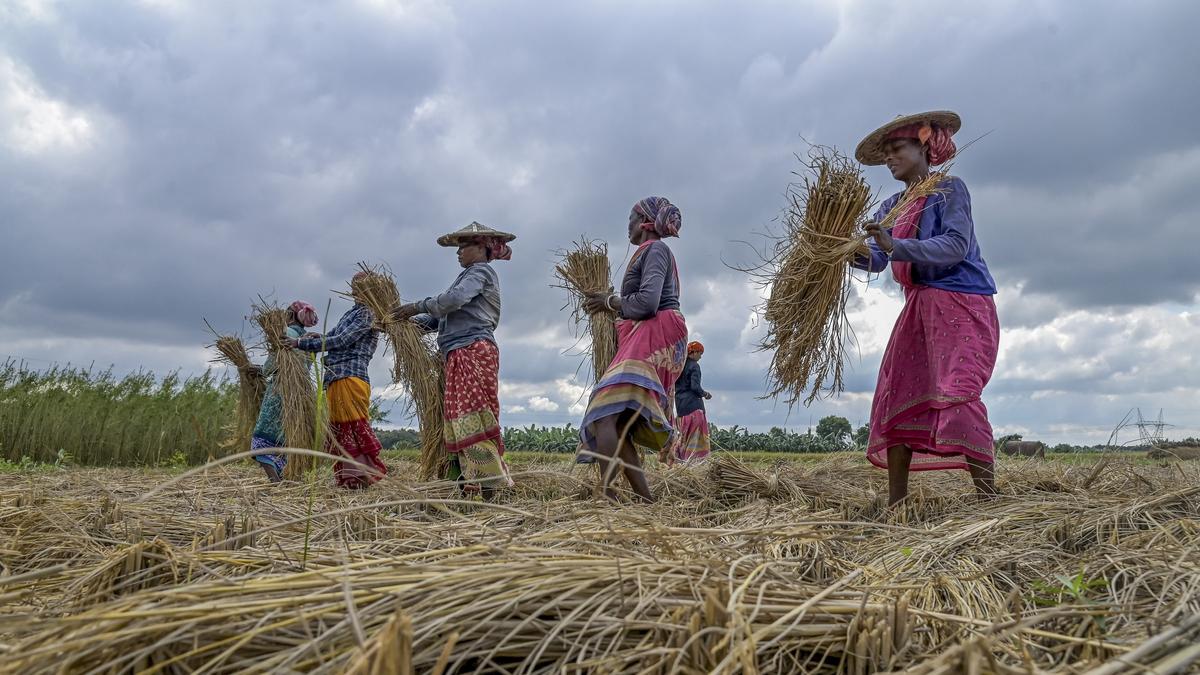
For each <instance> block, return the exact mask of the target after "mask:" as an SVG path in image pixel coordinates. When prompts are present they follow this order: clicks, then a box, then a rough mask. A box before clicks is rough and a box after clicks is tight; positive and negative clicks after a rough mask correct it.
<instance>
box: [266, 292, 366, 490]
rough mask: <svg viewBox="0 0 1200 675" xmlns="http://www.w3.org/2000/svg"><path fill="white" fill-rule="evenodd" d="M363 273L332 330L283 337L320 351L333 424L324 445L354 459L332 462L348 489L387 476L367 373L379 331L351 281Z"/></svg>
mask: <svg viewBox="0 0 1200 675" xmlns="http://www.w3.org/2000/svg"><path fill="white" fill-rule="evenodd" d="M366 274H367V273H366V272H359V273H358V274H355V275H354V278H353V279H351V281H350V293H351V295H352V296H353V297H354V306H353V307H351V308H350V311H348V312H346V313H345V314H343V315H342V318H341V319H340V320H339V321H338V322H337V325H336V326H334V327H333V330H331V331H329V332H328V333H326V334H325V335H319V334H315V333H309V334H307V335H305V336H304V337H302V338H300V339H298V340H296V339H293V340H289V341H288V342H289V344H290V345H291V346H292V347H293V348H295V349H299V350H301V351H305V352H321V351H324V352H325V359H324V364H325V389H326V397H327V399H328V401H329V422H330V427H332V429H333V437H332V438H330V439H329V443H327V444H326V445H327V449H329V450H330V452H331V453H332V454H337V455H343V456H346V457H349V458H350V459H352V460H354V462H356V463H350V462H336V463H335V464H334V465H333V476H334V479H335V480H337V484H338V486H339V487H344V488H347V489H359V488H365V487H367V486H369V485H371V484H372V483H375V482H376V481H378V480H379V479H380V478H382V477H384V476H386V475H387V467H386V466H384V465H383V462H382V461H380V459H379V451H380V450H382V449H383V447H382V446H381V445H380V444H379V439H378V438H377V437H376V436H375V431H374V430H373V429H372V428H371V419H370V410H371V384H370V378H369V377H368V376H367V366H369V365H370V363H371V357H372V356H374V355H375V347H376V345H377V344H378V342H379V334H378V333H377V332H376V330H375V328H374V327H373V324H374V321H375V315H374V314H373V313H372V312H371V310H370V308H368V307H367V306H366V305H365V304H363V301H362V298H361V297H360V290H359V289H358V288H356V282H358V281H360V280H362V279H364V278H365V277H366ZM336 446H340V447H336ZM360 465H361V466H360Z"/></svg>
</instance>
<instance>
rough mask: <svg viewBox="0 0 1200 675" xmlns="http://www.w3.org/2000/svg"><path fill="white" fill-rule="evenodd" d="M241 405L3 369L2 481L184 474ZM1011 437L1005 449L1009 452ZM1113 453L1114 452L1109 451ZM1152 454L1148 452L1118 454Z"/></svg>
mask: <svg viewBox="0 0 1200 675" xmlns="http://www.w3.org/2000/svg"><path fill="white" fill-rule="evenodd" d="M236 403H237V385H236V383H235V382H233V381H231V380H228V379H225V378H221V377H217V376H214V375H213V374H212V373H204V374H203V375H197V376H194V377H189V378H181V377H180V376H179V375H178V374H176V373H172V374H169V375H167V376H165V377H162V378H157V377H155V376H154V374H152V373H149V372H137V373H133V374H130V375H126V376H124V377H121V378H118V377H116V376H114V375H113V373H112V371H111V370H99V371H98V370H94V369H91V368H76V367H71V366H66V367H55V368H51V369H48V370H41V371H38V370H32V369H29V368H27V367H25V366H24V365H23V364H18V363H16V362H13V361H9V362H5V363H3V364H0V471H13V470H18V469H21V468H41V467H55V466H58V467H63V466H68V465H72V464H78V465H92V466H97V465H98V466H120V465H124V466H157V467H173V468H179V467H183V466H189V465H196V464H199V463H202V462H204V461H207V460H208V459H209V458H211V457H216V456H221V455H224V454H227V453H228V452H232V451H237V450H242V448H225V447H223V443H224V442H225V440H226V439H227V438H229V436H230V429H229V428H228V427H229V425H230V424H232V420H233V417H234V408H235V407H236ZM382 403H383V402H381V401H379V400H375V401H372V418H373V420H374V421H377V422H381V421H382V422H386V419H387V412H386V410H384V408H383V405H382ZM710 433H711V437H712V441H713V449H714V450H716V451H718V452H727V453H732V454H735V455H736V456H738V457H741V458H743V459H745V460H747V461H751V462H775V461H798V460H802V459H806V458H808V457H818V456H822V455H827V454H828V453H834V452H854V453H855V454H856V455H857V454H859V453H861V451H862V448H863V446H865V445H866V440H867V428H866V427H865V426H862V427H859V428H858V429H853V428H852V425H851V424H850V422H849V421H848V420H847V419H846V418H844V417H839V416H832V415H831V416H827V417H824V418H822V419H821V420H819V421H818V422H817V425H816V427H815V429H812V430H808V431H805V432H803V433H801V432H795V431H790V430H786V429H782V428H779V427H774V428H772V429H770V430H769V431H767V432H762V433H754V432H751V431H750V430H749V429H746V428H744V427H740V426H737V425H734V426H731V427H726V428H719V427H717V426H711V427H710ZM378 434H379V440H380V442H381V443H382V444H383V447H385V448H389V449H391V450H410V449H414V450H415V449H416V448H419V447H420V442H421V437H420V434H419V433H418V432H417V431H415V430H413V429H388V430H383V429H381V430H378ZM1009 438H1019V436H1015V435H1014V436H1006V437H1003V438H1001V439H999V440H998V443H999V442H1003V441H1004V440H1007V439H1009ZM578 439H579V429H578V428H577V427H575V426H574V425H570V424H568V425H565V426H560V427H546V426H533V425H531V426H527V427H507V428H505V430H504V444H505V447H506V448H507V450H508V451H509V452H512V453H518V454H517V455H515V456H518V457H519V456H521V454H520V453H529V457H531V458H534V457H543V456H545V455H551V456H553V455H557V457H549V458H545V457H543V459H541V460H539V461H561V460H563V459H565V457H566V456H569V455H571V454H573V453H574V452H575V449H576V446H577V444H578ZM1195 445H1200V441H1197V440H1196V439H1185V440H1183V441H1172V442H1168V443H1166V444H1164V446H1166V447H1174V446H1195ZM1105 450H1106V448H1105V447H1104V446H1103V445H1097V446H1090V447H1089V446H1074V445H1067V444H1060V445H1056V446H1052V447H1048V448H1047V451H1048V453H1050V454H1053V455H1054V457H1055V459H1057V460H1060V461H1068V462H1075V461H1078V462H1081V463H1085V462H1090V461H1094V460H1096V459H1098V458H1099V456H1100V454H1101V453H1102V452H1103V451H1105ZM1108 450H1109V451H1110V452H1111V449H1108ZM1121 450H1126V451H1128V450H1145V448H1129V447H1125V448H1121Z"/></svg>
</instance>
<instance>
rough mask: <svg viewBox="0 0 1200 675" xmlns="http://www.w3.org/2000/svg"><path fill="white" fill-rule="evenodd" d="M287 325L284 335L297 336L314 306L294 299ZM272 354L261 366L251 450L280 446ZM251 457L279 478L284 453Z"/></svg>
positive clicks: (279, 400)
mask: <svg viewBox="0 0 1200 675" xmlns="http://www.w3.org/2000/svg"><path fill="white" fill-rule="evenodd" d="M287 311H288V327H287V334H286V337H288V338H291V339H293V340H294V339H297V338H299V337H301V336H302V335H304V329H305V328H312V327H313V326H315V325H317V320H318V319H317V310H316V309H315V308H313V306H312V305H310V304H308V303H307V302H304V301H302V300H297V301H295V302H293V303H292V304H291V305H289V306H288V310H287ZM275 372H276V368H275V357H274V356H268V357H267V361H266V363H264V364H263V366H262V373H263V376H264V377H266V379H267V389H266V393H264V394H263V401H262V407H260V408H259V410H258V421H257V422H255V424H254V434H253V435H252V436H251V437H250V449H251V450H264V451H265V450H271V449H274V448H280V447H284V446H285V445H286V443H285V442H284V438H283V397H282V396H280V394H279V392H278V391H277V390H276V388H275ZM254 460H255V461H256V462H258V464H259V466H261V467H262V468H263V471H264V472H265V473H266V474H267V479H268V480H270V481H271V482H272V483H278V482H279V481H281V480H283V469H284V467H285V466H287V455H285V454H283V453H279V452H262V453H259V454H256V455H254Z"/></svg>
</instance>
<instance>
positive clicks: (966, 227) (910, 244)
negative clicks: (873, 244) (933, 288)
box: [892, 178, 975, 267]
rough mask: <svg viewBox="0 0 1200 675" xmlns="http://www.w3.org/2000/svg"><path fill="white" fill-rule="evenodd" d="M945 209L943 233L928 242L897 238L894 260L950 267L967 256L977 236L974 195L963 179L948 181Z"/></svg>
mask: <svg viewBox="0 0 1200 675" xmlns="http://www.w3.org/2000/svg"><path fill="white" fill-rule="evenodd" d="M945 185H946V187H945V190H946V191H945V192H944V193H942V194H943V195H944V197H945V203H944V204H943V208H942V233H941V234H938V235H936V236H933V237H930V238H928V239H917V238H915V237H914V238H911V239H895V240H893V241H892V260H898V261H900V262H911V263H919V264H923V265H937V266H939V267H949V266H951V265H957V264H958V263H960V262H962V261H963V259H964V258H966V257H967V250H968V248H969V247H970V245H971V240H972V239H973V238H974V236H975V224H974V222H973V221H972V220H971V194H970V193H969V192H967V186H966V184H964V183H963V182H962V180H961V179H959V178H951V179H949V180H948V181H947V182H946V184H945Z"/></svg>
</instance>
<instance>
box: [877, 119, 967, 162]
mask: <svg viewBox="0 0 1200 675" xmlns="http://www.w3.org/2000/svg"><path fill="white" fill-rule="evenodd" d="M894 138H911V139H913V140H915V141H918V142H920V143H921V144H922V145H924V146H925V157H926V158H928V159H929V165H930V166H937V165H938V164H945V163H946V162H948V161H950V159H951V158H953V157H954V153H955V152H957V151H958V148H956V147H955V146H954V139H953V138H952V137H951V135H950V132H949V131H947V130H945V129H943V128H942V127H935V126H932V125H930V124H929V123H928V122H916V123H914V124H909V125H908V126H903V127H900V128H899V129H896V130H894V131H892V132H891V133H889V134H888V135H887V138H886V139H885V140H889V141H890V140H892V139H894Z"/></svg>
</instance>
